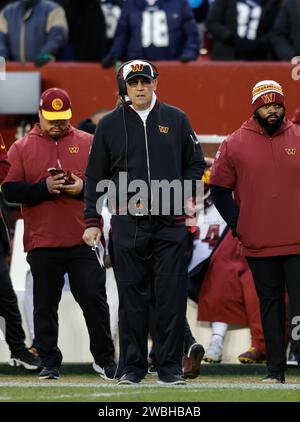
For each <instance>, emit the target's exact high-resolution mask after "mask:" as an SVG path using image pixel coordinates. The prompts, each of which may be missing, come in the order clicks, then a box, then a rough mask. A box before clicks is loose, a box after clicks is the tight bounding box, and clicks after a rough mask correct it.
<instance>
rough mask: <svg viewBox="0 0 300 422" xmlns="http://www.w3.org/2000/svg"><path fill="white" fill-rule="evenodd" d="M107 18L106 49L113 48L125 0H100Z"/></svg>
mask: <svg viewBox="0 0 300 422" xmlns="http://www.w3.org/2000/svg"><path fill="white" fill-rule="evenodd" d="M98 3H99V4H100V7H101V9H102V12H103V15H104V18H105V28H106V51H107V52H108V51H109V50H110V49H111V46H112V44H113V40H114V37H115V33H116V29H117V26H118V22H119V19H120V16H121V12H122V7H123V3H124V0H98Z"/></svg>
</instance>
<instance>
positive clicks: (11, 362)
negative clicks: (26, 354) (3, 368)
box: [8, 358, 39, 371]
mask: <svg viewBox="0 0 300 422" xmlns="http://www.w3.org/2000/svg"><path fill="white" fill-rule="evenodd" d="M8 364H9V365H10V366H24V368H25V369H28V371H35V370H36V369H38V368H39V367H38V366H37V365H30V364H29V363H26V362H23V361H22V360H19V359H16V358H12V359H10V360H9V362H8Z"/></svg>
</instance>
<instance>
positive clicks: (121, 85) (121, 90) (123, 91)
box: [117, 59, 159, 103]
mask: <svg viewBox="0 0 300 422" xmlns="http://www.w3.org/2000/svg"><path fill="white" fill-rule="evenodd" d="M134 62H141V63H146V64H147V65H149V66H150V68H151V71H152V78H153V79H156V78H157V77H158V76H159V73H158V70H157V68H156V66H155V65H154V64H153V63H151V62H149V61H147V60H142V59H141V60H138V59H137V60H130V61H128V62H125V63H123V64H122V65H121V66H120V67H119V69H118V72H117V84H118V88H119V96H120V97H121V99H122V100H123V102H124V103H126V100H125V96H126V95H127V87H126V81H125V79H124V77H123V69H124V67H125V66H126V65H129V64H130V63H134Z"/></svg>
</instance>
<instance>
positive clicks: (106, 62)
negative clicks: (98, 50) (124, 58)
mask: <svg viewBox="0 0 300 422" xmlns="http://www.w3.org/2000/svg"><path fill="white" fill-rule="evenodd" d="M116 61H117V59H116V57H115V56H112V55H111V54H107V55H106V56H105V57H104V58H103V59H102V61H101V65H102V67H103V69H108V68H109V67H112V66H113V65H114V64H115V63H116Z"/></svg>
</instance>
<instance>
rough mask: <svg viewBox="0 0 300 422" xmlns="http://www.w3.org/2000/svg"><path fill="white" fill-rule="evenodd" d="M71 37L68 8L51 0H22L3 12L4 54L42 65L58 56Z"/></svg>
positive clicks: (0, 45)
mask: <svg viewBox="0 0 300 422" xmlns="http://www.w3.org/2000/svg"><path fill="white" fill-rule="evenodd" d="M67 38H68V25H67V21H66V16H65V12H64V10H63V9H62V8H61V7H60V6H58V5H57V4H56V3H54V2H52V1H48V0H19V1H17V2H14V3H12V4H9V5H7V6H6V7H5V8H4V9H3V10H2V12H1V14H0V56H3V57H5V58H6V59H7V60H13V61H21V62H22V63H23V62H26V61H33V62H34V63H35V65H36V66H42V65H44V64H46V63H48V62H49V61H53V60H55V59H56V58H57V56H58V55H59V53H60V50H61V49H62V48H63V47H64V45H65V44H66V42H67Z"/></svg>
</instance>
